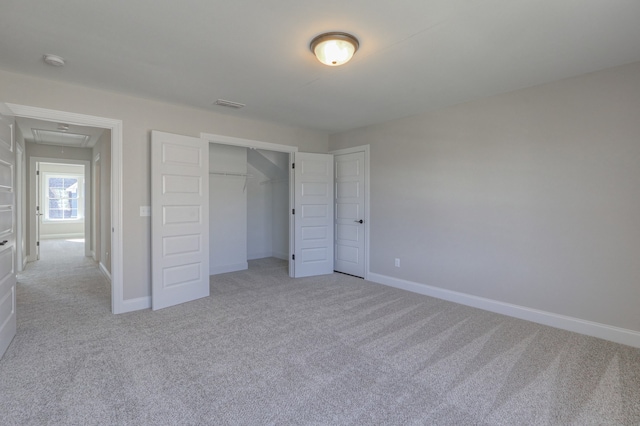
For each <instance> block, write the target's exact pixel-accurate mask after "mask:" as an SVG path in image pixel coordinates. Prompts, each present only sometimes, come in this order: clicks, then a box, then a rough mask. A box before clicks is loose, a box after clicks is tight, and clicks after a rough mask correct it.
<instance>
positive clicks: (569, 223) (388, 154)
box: [329, 63, 640, 331]
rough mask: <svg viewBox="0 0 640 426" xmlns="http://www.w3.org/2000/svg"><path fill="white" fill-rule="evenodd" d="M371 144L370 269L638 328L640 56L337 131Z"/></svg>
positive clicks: (351, 141) (340, 138)
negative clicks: (577, 74) (592, 70)
mask: <svg viewBox="0 0 640 426" xmlns="http://www.w3.org/2000/svg"><path fill="white" fill-rule="evenodd" d="M364 144H370V145H371V265H372V266H371V270H372V272H374V273H378V274H382V275H386V276H390V277H395V278H399V279H405V280H409V281H413V282H418V283H424V284H428V285H432V286H436V287H440V288H444V289H449V290H454V291H458V292H463V293H467V294H471V295H477V296H482V297H486V298H490V299H494V300H498V301H503V302H508V303H513V304H517V305H522V306H526V307H531V308H536V309H541V310H544V311H548V312H553V313H558V314H563V315H567V316H571V317H576V318H581V319H586V320H591V321H595V322H599V323H604V324H609V325H613V326H618V327H623V328H627V329H631V330H636V331H640V309H638V303H639V301H640V261H639V258H638V256H639V254H640V225H639V224H640V222H639V220H640V189H639V188H640V63H636V64H631V65H627V66H623V67H617V68H613V69H609V70H605V71H601V72H597V73H593V74H588V75H584V76H580V77H575V78H570V79H566V80H562V81H559V82H556V83H552V84H547V85H543V86H539V87H535V88H529V89H525V90H520V91H517V92H512V93H509V94H504V95H500V96H495V97H491V98H485V99H481V100H477V101H474V102H470V103H466V104H462V105H458V106H454V107H450V108H446V109H442V110H438V111H433V112H428V113H425V114H421V115H418V116H414V117H409V118H405V119H399V120H394V121H390V122H386V123H382V124H378V125H373V126H369V127H366V128H362V129H359V130H355V131H351V132H346V133H342V134H337V135H333V136H331V137H330V140H329V147H330V149H339V148H346V147H352V146H357V145H364ZM396 257H398V258H400V259H401V266H402V267H401V268H395V267H394V258H396Z"/></svg>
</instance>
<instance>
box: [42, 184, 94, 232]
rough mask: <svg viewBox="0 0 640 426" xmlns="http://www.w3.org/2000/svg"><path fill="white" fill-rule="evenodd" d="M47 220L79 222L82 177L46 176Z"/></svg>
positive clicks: (81, 215) (80, 215)
mask: <svg viewBox="0 0 640 426" xmlns="http://www.w3.org/2000/svg"><path fill="white" fill-rule="evenodd" d="M44 186H45V188H44V191H45V194H46V195H45V197H46V199H45V202H44V206H45V212H44V213H45V216H44V218H45V220H51V221H65V220H78V219H82V218H83V217H84V215H83V213H84V212H83V211H82V210H83V209H82V198H83V193H82V192H83V187H82V177H81V176H76V175H53V174H51V175H46V176H45V185H44Z"/></svg>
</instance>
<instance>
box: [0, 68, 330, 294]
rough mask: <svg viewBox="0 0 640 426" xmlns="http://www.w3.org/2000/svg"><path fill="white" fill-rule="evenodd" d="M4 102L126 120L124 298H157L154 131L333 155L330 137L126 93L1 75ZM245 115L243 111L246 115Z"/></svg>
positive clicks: (124, 150)
mask: <svg viewBox="0 0 640 426" xmlns="http://www.w3.org/2000/svg"><path fill="white" fill-rule="evenodd" d="M0 102H9V103H15V104H21V105H29V106H34V107H40V108H49V109H54V110H61V111H69V112H75V113H80V114H88V115H95V116H100V117H108V118H114V119H120V120H122V122H123V139H124V140H123V164H122V167H123V180H122V182H123V186H124V188H125V190H124V193H123V202H122V210H123V212H122V213H123V224H122V227H123V229H122V233H123V238H124V241H123V246H124V254H123V257H124V265H123V275H124V282H123V286H124V299H125V300H126V299H135V298H138V297H145V296H149V295H150V294H151V220H150V218H149V217H141V216H140V206H150V205H151V180H150V168H149V159H150V131H151V130H161V131H165V132H171V133H177V134H183V135H188V136H199V135H200V132H206V133H215V134H221V135H226V136H233V137H238V138H245V139H255V140H261V141H265V142H271V143H277V144H283V145H293V146H298V147H299V148H300V151H307V152H327V142H328V136H327V134H326V133H322V132H314V131H308V130H304V129H300V128H295V127H290V126H284V125H279V124H275V123H268V122H264V121H258V120H252V119H249V118H243V117H242V116H233V115H224V114H218V113H216V112H212V111H210V110H207V109H197V108H189V107H185V106H181V105H175V104H168V103H163V102H156V101H151V100H147V99H142V98H137V97H133V96H128V95H124V94H117V93H113V92H107V91H103V90H96V89H90V88H87V87H82V86H76V85H70V84H65V83H60V82H57V81H53V80H45V79H40V78H34V77H29V76H25V75H20V74H15V73H10V72H7V71H0ZM240 114H243V112H240Z"/></svg>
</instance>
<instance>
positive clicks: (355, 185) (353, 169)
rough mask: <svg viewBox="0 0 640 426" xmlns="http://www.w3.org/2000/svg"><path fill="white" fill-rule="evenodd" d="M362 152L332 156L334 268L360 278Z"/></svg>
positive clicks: (362, 209) (363, 163)
mask: <svg viewBox="0 0 640 426" xmlns="http://www.w3.org/2000/svg"><path fill="white" fill-rule="evenodd" d="M364 168H365V161H364V152H354V153H353V154H341V155H336V156H335V174H336V179H335V197H336V201H335V210H334V212H335V237H336V240H335V264H334V267H335V270H336V271H338V272H344V273H345V274H351V275H355V276H357V277H361V278H364V269H365V268H364V247H365V241H364V239H365V232H364V230H365V227H364V218H365V211H364V208H365V200H364V194H365V188H364V184H365V170H364Z"/></svg>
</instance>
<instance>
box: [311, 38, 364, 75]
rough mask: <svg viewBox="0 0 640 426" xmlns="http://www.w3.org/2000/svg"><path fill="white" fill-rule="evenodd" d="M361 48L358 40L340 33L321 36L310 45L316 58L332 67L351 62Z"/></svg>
mask: <svg viewBox="0 0 640 426" xmlns="http://www.w3.org/2000/svg"><path fill="white" fill-rule="evenodd" d="M359 46H360V43H358V39H357V38H355V37H354V36H352V35H351V34H347V33H340V32H332V33H324V34H320V35H319V36H317V37H316V38H314V39H313V40H311V44H310V45H309V47H310V48H311V51H312V52H313V53H314V55H316V58H318V60H319V61H320V62H322V63H323V64H325V65H329V66H330V67H337V66H338V65H342V64H346V63H347V62H349V61H350V60H351V58H352V57H353V54H354V53H356V51H357V50H358V47H359Z"/></svg>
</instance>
